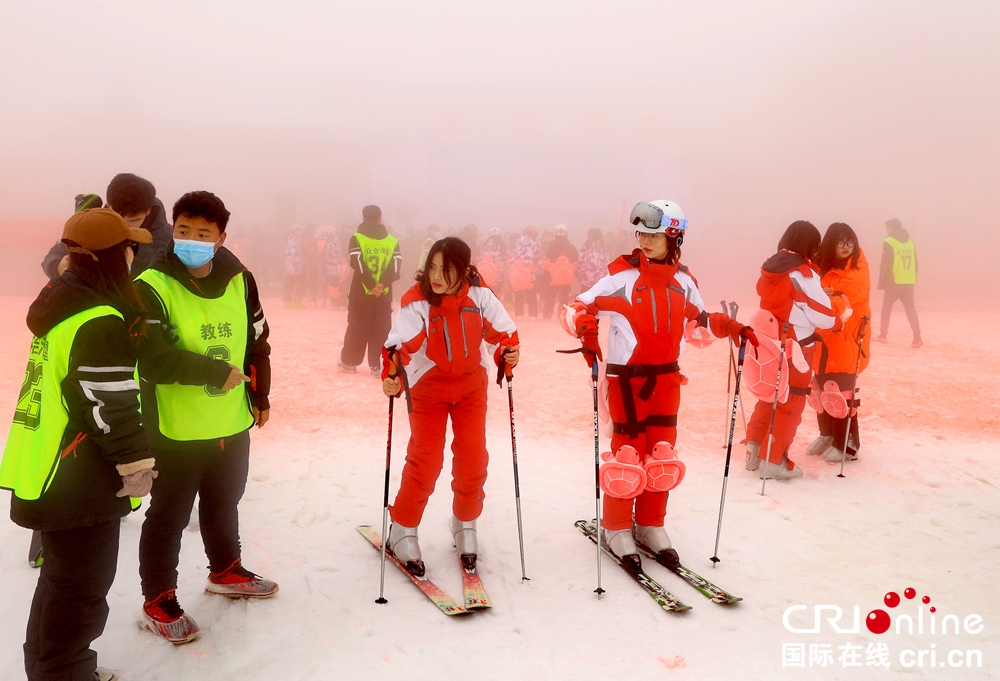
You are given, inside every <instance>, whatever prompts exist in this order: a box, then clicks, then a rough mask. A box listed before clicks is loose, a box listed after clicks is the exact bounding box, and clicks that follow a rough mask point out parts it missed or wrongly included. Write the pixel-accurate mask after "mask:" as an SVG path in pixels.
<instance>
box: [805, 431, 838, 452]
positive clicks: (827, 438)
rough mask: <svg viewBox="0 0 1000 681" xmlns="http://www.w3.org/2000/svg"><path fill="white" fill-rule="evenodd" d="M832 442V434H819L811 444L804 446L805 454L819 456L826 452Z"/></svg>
mask: <svg viewBox="0 0 1000 681" xmlns="http://www.w3.org/2000/svg"><path fill="white" fill-rule="evenodd" d="M832 444H833V436H832V435H820V436H819V437H818V438H816V439H815V440H813V441H812V444H811V445H809V446H808V447H806V454H809V455H810V456H819V455H820V454H823V453H825V452H826V450H827V449H828V448H829V447H830V445H832Z"/></svg>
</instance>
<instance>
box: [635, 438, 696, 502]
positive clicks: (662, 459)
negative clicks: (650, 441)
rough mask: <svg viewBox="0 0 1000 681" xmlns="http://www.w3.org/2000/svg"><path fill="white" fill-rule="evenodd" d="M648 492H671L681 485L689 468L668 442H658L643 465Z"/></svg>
mask: <svg viewBox="0 0 1000 681" xmlns="http://www.w3.org/2000/svg"><path fill="white" fill-rule="evenodd" d="M642 467H643V470H645V471H646V487H645V491H647V492H669V491H670V490H672V489H673V488H675V487H677V485H679V484H681V480H683V479H684V475H685V474H686V473H687V467H686V466H685V465H684V462H683V461H681V460H680V459H678V458H677V450H676V449H674V448H673V446H672V445H671V444H670V443H669V442H666V441H661V442H657V443H656V445H654V446H653V451H652V452H651V453H650V454H649V455H648V456H647V457H646V462H645V463H644V464H643V466H642Z"/></svg>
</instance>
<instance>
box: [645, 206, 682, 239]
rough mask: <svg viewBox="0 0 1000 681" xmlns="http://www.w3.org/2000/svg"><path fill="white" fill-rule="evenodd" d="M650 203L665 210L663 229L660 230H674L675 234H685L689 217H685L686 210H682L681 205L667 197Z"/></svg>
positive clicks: (662, 222)
mask: <svg viewBox="0 0 1000 681" xmlns="http://www.w3.org/2000/svg"><path fill="white" fill-rule="evenodd" d="M649 203H650V204H651V205H654V206H656V207H657V208H659V209H660V210H661V211H663V219H662V220H661V228H662V229H661V230H658V231H664V232H666V231H669V230H674V231H675V234H676V233H680V234H684V232H685V231H686V230H687V219H686V218H685V217H684V211H682V210H681V207H680V206H678V205H677V204H676V203H674V202H673V201H668V200H667V199H657V200H656V201H650V202H649Z"/></svg>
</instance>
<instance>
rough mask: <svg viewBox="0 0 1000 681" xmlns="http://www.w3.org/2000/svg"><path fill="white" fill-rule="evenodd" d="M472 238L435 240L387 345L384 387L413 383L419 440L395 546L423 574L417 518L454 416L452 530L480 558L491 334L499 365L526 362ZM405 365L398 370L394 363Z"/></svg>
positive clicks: (396, 511)
mask: <svg viewBox="0 0 1000 681" xmlns="http://www.w3.org/2000/svg"><path fill="white" fill-rule="evenodd" d="M471 257H472V254H471V251H470V249H469V246H468V245H467V244H466V243H465V242H464V241H462V240H461V239H458V238H455V237H447V238H445V239H441V240H440V241H437V242H435V243H434V245H433V246H432V247H431V250H430V252H429V253H428V255H427V260H426V264H425V268H424V270H423V272H421V274H420V278H419V280H418V283H416V284H415V285H414V286H413V287H412V288H411V289H410V290H409V291H407V292H406V293H405V294H404V295H403V298H402V301H401V303H400V305H401V307H400V310H399V314H398V315H397V316H396V320H395V322H394V323H393V326H392V330H391V331H390V332H389V337H388V339H387V340H386V342H385V349H384V351H383V360H384V361H383V372H382V378H383V391H384V392H385V394H386V395H388V396H392V395H396V394H398V393H399V391H400V390H401V389H403V388H404V386H405V389H406V390H407V409H408V411H409V417H410V442H409V444H408V445H407V448H406V465H405V466H404V467H403V479H402V482H401V483H400V487H399V492H398V493H397V495H396V499H395V501H394V503H393V505H392V506H391V515H392V528H391V530H390V532H389V540H388V542H389V543H388V544H387V547H388V548H389V549H390V550H391V551H392V552H393V553H394V554H395V556H396V557H397V558H398V559H399V560H400V561H401V562H403V563H405V564H406V565H407V567H408V568H409V569H410V570H411V571H412V572H414V573H415V574H418V575H422V574H423V570H424V565H423V561H422V560H421V557H420V546H419V544H418V542H417V526H418V525H419V524H420V519H421V517H422V516H423V513H424V508H425V507H426V506H427V500H428V499H429V498H430V495H431V493H432V492H433V491H434V485H435V483H436V482H437V479H438V476H439V475H440V474H441V469H442V467H443V465H444V444H445V431H446V428H447V424H448V417H449V416H451V427H452V432H453V434H454V441H453V442H452V446H451V450H452V453H453V454H454V459H453V461H452V484H451V488H452V491H453V492H454V495H455V497H454V502H453V504H452V510H453V516H452V519H451V529H452V533H453V534H454V535H455V542H456V546H457V547H458V551H459V554H460V555H461V556H462V560H463V562H464V563H466V564H467V565H475V560H476V554H477V541H476V519H477V518H478V517H479V515H480V514H481V513H482V510H483V499H484V498H485V496H486V495H485V492H484V491H483V485H484V484H485V483H486V465H487V462H488V457H489V455H488V454H487V451H486V388H487V385H488V382H489V379H488V376H487V367H486V362H485V358H484V356H483V352H482V349H483V348H482V345H483V343H484V342H485V344H486V346H487V347H488V349H489V351H490V352H492V353H493V358H494V360H495V361H496V362H497V364H498V365H499V364H500V363H501V362H506V364H507V365H509V366H511V367H513V366H515V365H516V364H517V361H518V348H519V346H518V340H517V330H516V329H515V327H514V322H513V321H512V320H511V318H510V315H508V314H507V310H506V309H504V306H503V304H502V303H501V302H500V301H499V300H498V299H497V297H496V296H495V295H494V294H493V291H491V290H490V289H489V288H488V287H486V286H483V285H481V284H480V281H479V276H478V272H476V269H475V267H473V266H472V265H471V264H470V263H471ZM391 363H394V364H395V366H396V367H397V368H399V369H401V371H400V374H401V376H400V377H399V378H393V377H391V376H390V364H391Z"/></svg>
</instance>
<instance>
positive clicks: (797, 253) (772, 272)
mask: <svg viewBox="0 0 1000 681" xmlns="http://www.w3.org/2000/svg"><path fill="white" fill-rule="evenodd" d="M855 243H856V242H855ZM819 247H820V235H819V230H818V229H816V227H814V226H813V224H812V223H810V222H807V221H805V220H797V221H795V222H793V223H792V224H791V225H789V226H788V229H786V230H785V233H784V234H783V235H782V237H781V240H780V241H779V242H778V252H777V253H775V254H774V255H772V256H771V257H770V258H768V259H767V260H766V261H765V262H764V264H763V265H762V266H761V268H760V278H759V279H758V280H757V293H758V294H759V295H760V307H761V310H760V311H759V312H758V313H757V314H756V315H754V317H752V318H751V320H750V323H751V324H753V325H754V328H755V329H756V330H757V333H759V334H762V335H764V336H765V337H767V338H770V341H768V342H767V345H768V346H769V347H770V346H775V345H776V344H777V343H778V342H779V341H780V342H781V343H783V344H784V345H785V347H787V348H791V349H790V350H789V351H788V352H787V353H786V354H787V355H788V356H787V357H786V358H785V362H784V363H781V364H780V368H779V362H778V361H770V362H767V361H764V357H765V355H764V354H763V352H761V353H760V354H759V355H754V354H753V353H748V359H747V363H748V366H752V365H753V364H754V362H755V361H757V362H758V363H757V365H756V366H757V367H758V372H759V376H760V381H759V383H758V385H757V386H756V387H757V390H755V386H754V385H753V384H752V382H751V381H749V380H748V382H747V383H748V384H747V388H748V390H750V391H751V392H753V393H754V394H755V395H756V396H757V398H758V400H759V401H758V402H757V405H756V406H755V407H754V410H753V415H752V416H751V417H750V423H748V424H747V439H746V440H744V443H745V444H746V447H747V453H746V468H747V470H748V471H757V470H759V471H760V473H759V475H760V477H761V479H772V478H774V479H778V480H787V479H791V478H796V477H799V476H801V475H802V469H801V468H799V467H798V466H796V465H795V463H794V462H792V460H791V459H789V458H788V450H789V448H790V447H791V444H792V441H793V440H794V439H795V431H796V430H797V429H798V427H799V423H800V422H801V421H802V410H803V409H804V408H805V404H806V396H807V395H809V393H810V389H809V382H810V378H811V375H812V374H811V371H810V364H811V363H812V358H813V354H814V352H815V349H816V342H817V340H818V339H819V336H818V335H816V330H817V329H829V330H831V331H839V330H840V329H841V328H842V326H843V322H844V320H846V319H848V318H849V317H850V315H851V309H850V307H848V306H847V304H846V300H845V299H844V298H842V297H840V296H837V297H835V298H834V301H833V302H831V300H830V297H829V296H828V295H827V294H826V292H825V291H824V290H823V286H822V284H821V283H820V277H819V273H818V272H817V271H816V269H817V266H816V265H815V264H814V261H815V259H816V257H817V255H818V254H819ZM779 325H780V326H779ZM780 328H787V331H781V330H779V329H780ZM761 347H762V348H763V347H764V345H762V346H761ZM773 359H778V356H777V352H776V353H775V356H774V357H773ZM775 369H778V371H779V372H780V375H779V374H778V373H777V372H775V371H774V370H775ZM744 371H745V373H749V372H747V371H746V370H744ZM786 376H787V379H786ZM776 384H778V385H779V387H780V390H779V393H780V394H781V396H782V397H784V398H785V399H784V401H782V400H781V398H780V397H779V399H778V404H777V408H776V409H775V405H774V398H773V396H774V394H775V385H776ZM772 413H773V414H774V418H773V423H772ZM770 432H773V435H772V436H771V443H770V448H768V445H766V444H762V443H764V442H765V440H767V439H768V433H770ZM762 456H763V459H762V458H761V457H762ZM762 464H763V465H762Z"/></svg>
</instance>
